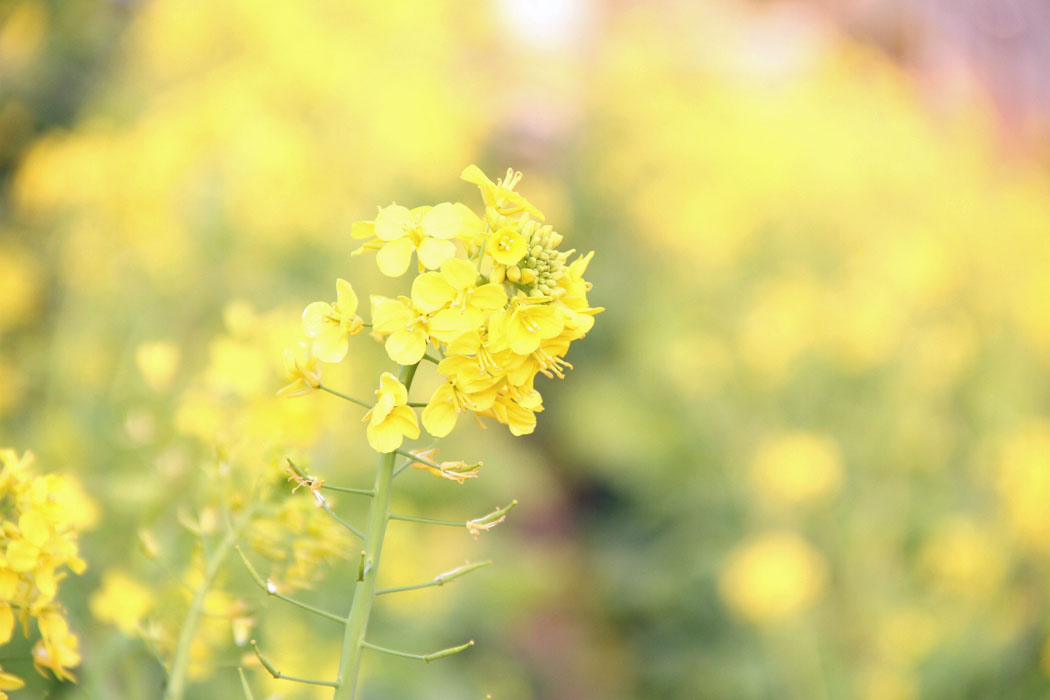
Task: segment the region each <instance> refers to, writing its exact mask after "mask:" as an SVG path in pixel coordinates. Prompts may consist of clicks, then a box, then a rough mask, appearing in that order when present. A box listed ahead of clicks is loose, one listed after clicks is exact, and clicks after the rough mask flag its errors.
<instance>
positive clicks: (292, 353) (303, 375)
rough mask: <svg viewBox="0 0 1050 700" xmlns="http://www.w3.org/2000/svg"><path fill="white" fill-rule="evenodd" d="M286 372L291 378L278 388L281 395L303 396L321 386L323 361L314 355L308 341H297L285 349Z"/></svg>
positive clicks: (287, 376) (288, 377) (286, 375)
mask: <svg viewBox="0 0 1050 700" xmlns="http://www.w3.org/2000/svg"><path fill="white" fill-rule="evenodd" d="M284 374H285V377H286V378H287V379H289V380H291V381H290V382H289V383H288V384H286V385H284V386H283V387H281V388H280V389H279V390H278V392H277V393H278V395H280V396H302V395H303V394H309V393H310V392H311V391H313V390H314V389H316V388H317V387H319V386H321V361H320V358H317V357H314V355H313V353H312V352H311V351H310V348H309V346H307V345H306V343H297V344H295V345H293V346H292V347H290V348H285V351H284Z"/></svg>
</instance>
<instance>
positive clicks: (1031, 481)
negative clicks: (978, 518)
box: [995, 418, 1050, 553]
mask: <svg viewBox="0 0 1050 700" xmlns="http://www.w3.org/2000/svg"><path fill="white" fill-rule="evenodd" d="M995 466H996V476H995V487H996V490H997V492H998V494H999V499H1000V501H1001V503H1002V507H1003V509H1004V510H1005V513H1006V519H1007V522H1008V524H1009V525H1010V527H1011V529H1012V530H1013V532H1014V535H1015V536H1016V537H1017V538H1018V539H1019V540H1020V541H1021V543H1022V544H1024V545H1025V546H1027V547H1030V548H1031V549H1033V550H1035V551H1037V552H1042V553H1046V552H1050V509H1048V508H1047V504H1048V503H1050V422H1048V421H1047V420H1045V419H1042V418H1039V419H1032V420H1029V421H1028V422H1026V423H1023V424H1022V425H1020V426H1018V427H1017V428H1016V429H1015V430H1013V431H1012V432H1010V433H1009V434H1008V435H1006V436H1005V438H1004V439H1003V442H1002V444H1001V446H1000V449H999V454H998V458H997V460H996V465H995Z"/></svg>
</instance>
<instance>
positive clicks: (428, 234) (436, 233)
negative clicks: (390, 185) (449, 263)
mask: <svg viewBox="0 0 1050 700" xmlns="http://www.w3.org/2000/svg"><path fill="white" fill-rule="evenodd" d="M469 223H470V222H469V221H468V222H465V221H464V216H463V214H462V212H461V210H460V209H459V208H457V207H456V205H454V204H452V203H450V202H443V203H441V204H438V205H437V206H435V207H418V208H416V209H406V208H405V207H402V206H400V205H398V204H391V205H390V206H388V207H384V208H383V209H380V210H379V214H378V215H377V216H376V218H375V221H373V222H371V223H369V222H362V223H360V224H358V225H356V226H355V227H354V228H353V229H352V231H351V235H352V236H354V237H355V238H368V237H370V236H373V235H374V236H375V238H374V239H372V240H370V241H368V242H367V243H365V245H364V246H362V247H361V248H358V249H357V250H356V251H354V254H358V253H361V252H363V251H365V250H369V249H374V250H376V251H378V252H377V253H376V264H377V265H378V266H379V271H380V272H382V273H383V274H384V275H386V276H387V277H400V276H401V275H403V274H405V271H406V270H408V265H409V263H410V262H411V259H412V253H413V252H415V253H416V256H417V258H418V260H419V270H420V272H422V271H423V270H424V269H429V270H434V269H437V268H438V267H440V266H441V263H443V262H445V261H446V260H448V259H449V258H451V257H452V256H454V255H455V254H456V246H455V244H454V243H453V242H452V239H453V238H456V237H457V236H458V235H460V233H462V232H464V229H465V228H469V226H466V225H465V224H469Z"/></svg>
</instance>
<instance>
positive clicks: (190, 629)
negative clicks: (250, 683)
mask: <svg viewBox="0 0 1050 700" xmlns="http://www.w3.org/2000/svg"><path fill="white" fill-rule="evenodd" d="M255 510H256V507H255V506H252V507H250V508H249V509H248V510H247V511H246V512H245V513H244V515H243V516H242V517H241V520H240V522H238V523H237V525H236V526H234V527H232V528H230V529H229V530H227V531H226V535H225V536H224V537H223V538H222V540H221V541H220V542H219V545H218V546H217V547H216V548H215V551H214V552H213V554H212V557H211V559H209V560H208V564H207V566H206V567H205V569H204V580H203V581H201V584H200V586H198V587H197V590H196V592H194V594H193V600H192V601H190V608H189V610H188V611H187V613H186V618H185V619H184V620H183V623H182V629H181V630H180V631H179V639H178V642H176V644H175V656H174V657H173V658H172V662H171V675H170V677H169V681H168V687H167V690H166V691H165V693H164V698H165V700H182V696H183V694H184V693H185V692H186V671H187V669H188V668H189V663H190V645H191V644H192V643H193V637H194V635H195V634H196V633H197V626H198V625H199V624H200V620H201V613H203V612H204V600H205V598H207V597H208V591H209V590H210V589H211V585H212V583H214V581H215V577H216V576H217V575H218V573H219V567H220V566H222V562H223V560H224V559H225V558H226V555H227V554H229V552H230V549H232V548H233V546H234V543H235V542H236V541H237V538H238V537H239V536H240V534H241V531H242V530H243V529H244V528H245V527H246V526H247V525H248V523H249V522H251V519H252V517H253V516H254V514H255Z"/></svg>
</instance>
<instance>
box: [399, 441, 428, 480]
mask: <svg viewBox="0 0 1050 700" xmlns="http://www.w3.org/2000/svg"><path fill="white" fill-rule="evenodd" d="M433 446H434V443H430V445H428V446H427V447H424V448H423V449H422V450H420V451H421V452H426V451H427V450H429V449H430V448H431V447H433ZM398 454H401V453H398ZM408 454H409V458H408V461H407V462H405V463H404V464H402V465H401V466H400V467H398V468H397V469H395V470H394V476H397V475H398V474H400V473H401V472H403V471H405V470H406V469H408V468H409V467H411V466H412V465H413V464H414V463H415V462H418V461H419V457H416V456H415V455H413V454H412V453H411V452H409V453H408Z"/></svg>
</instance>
